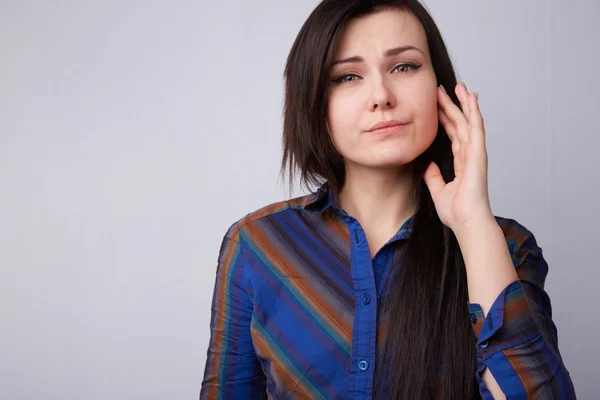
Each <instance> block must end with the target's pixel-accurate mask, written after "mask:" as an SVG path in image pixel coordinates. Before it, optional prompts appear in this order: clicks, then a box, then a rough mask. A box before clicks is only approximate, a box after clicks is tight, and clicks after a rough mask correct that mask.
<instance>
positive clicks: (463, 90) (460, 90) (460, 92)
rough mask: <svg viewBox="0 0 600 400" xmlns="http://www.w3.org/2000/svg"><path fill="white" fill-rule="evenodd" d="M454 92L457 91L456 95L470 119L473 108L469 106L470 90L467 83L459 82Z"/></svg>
mask: <svg viewBox="0 0 600 400" xmlns="http://www.w3.org/2000/svg"><path fill="white" fill-rule="evenodd" d="M454 92H455V93H456V97H457V98H458V101H459V102H460V107H461V108H462V111H463V113H464V114H465V117H467V120H468V119H469V116H470V115H471V109H470V106H469V91H468V90H467V85H466V84H465V83H464V82H461V83H459V84H457V85H456V87H455V88H454Z"/></svg>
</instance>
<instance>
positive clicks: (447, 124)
mask: <svg viewBox="0 0 600 400" xmlns="http://www.w3.org/2000/svg"><path fill="white" fill-rule="evenodd" d="M438 115H439V119H440V123H441V124H442V126H443V127H444V130H445V131H446V133H447V134H448V137H449V138H450V141H452V142H453V143H454V141H456V140H457V137H456V127H455V126H454V123H453V122H452V121H451V120H450V118H449V117H448V115H446V112H445V111H444V110H442V109H441V108H438Z"/></svg>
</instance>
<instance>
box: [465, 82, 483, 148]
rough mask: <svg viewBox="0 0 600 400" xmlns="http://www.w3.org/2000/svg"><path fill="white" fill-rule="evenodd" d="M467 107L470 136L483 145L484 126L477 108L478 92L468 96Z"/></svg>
mask: <svg viewBox="0 0 600 400" xmlns="http://www.w3.org/2000/svg"><path fill="white" fill-rule="evenodd" d="M469 108H470V109H471V118H470V119H469V123H470V125H471V137H472V139H473V140H474V141H475V142H476V143H478V144H483V145H484V146H485V126H484V121H483V116H482V115H481V110H480V108H479V93H477V92H475V93H473V94H472V95H470V96H469Z"/></svg>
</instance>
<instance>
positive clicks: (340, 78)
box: [331, 74, 359, 84]
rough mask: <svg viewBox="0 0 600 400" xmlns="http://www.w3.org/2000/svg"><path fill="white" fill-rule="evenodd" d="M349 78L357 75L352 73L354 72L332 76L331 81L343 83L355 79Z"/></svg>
mask: <svg viewBox="0 0 600 400" xmlns="http://www.w3.org/2000/svg"><path fill="white" fill-rule="evenodd" d="M351 78H357V79H358V78H359V76H358V75H354V74H344V75H340V76H338V77H337V78H333V79H332V80H331V81H332V82H333V83H336V84H340V83H344V82H351V81H355V80H356V79H351Z"/></svg>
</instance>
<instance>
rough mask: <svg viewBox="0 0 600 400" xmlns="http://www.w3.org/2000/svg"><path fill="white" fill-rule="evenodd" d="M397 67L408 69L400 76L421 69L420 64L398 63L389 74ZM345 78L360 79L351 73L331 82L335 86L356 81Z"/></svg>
mask: <svg viewBox="0 0 600 400" xmlns="http://www.w3.org/2000/svg"><path fill="white" fill-rule="evenodd" d="M399 67H404V68H409V71H406V72H399V73H400V74H408V73H409V72H411V71H416V70H418V69H419V68H421V64H416V63H412V62H403V63H399V64H396V65H395V66H394V67H393V68H392V70H391V71H390V72H394V71H396V70H397V69H398V68H399ZM347 78H360V76H359V75H357V74H352V73H348V74H342V75H338V76H337V77H335V78H332V79H331V81H332V82H333V83H335V84H341V83H344V82H351V81H354V80H356V79H351V80H348V79H347Z"/></svg>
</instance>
